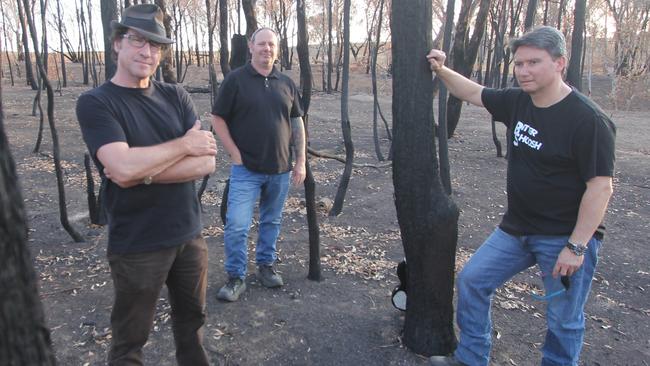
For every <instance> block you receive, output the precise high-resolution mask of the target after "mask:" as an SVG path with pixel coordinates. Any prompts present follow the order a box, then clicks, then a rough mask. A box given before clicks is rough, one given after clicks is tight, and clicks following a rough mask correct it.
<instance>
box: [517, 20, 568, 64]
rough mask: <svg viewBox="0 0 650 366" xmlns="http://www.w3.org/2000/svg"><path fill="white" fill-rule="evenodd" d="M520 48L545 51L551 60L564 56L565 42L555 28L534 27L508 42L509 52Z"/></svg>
mask: <svg viewBox="0 0 650 366" xmlns="http://www.w3.org/2000/svg"><path fill="white" fill-rule="evenodd" d="M521 46H528V47H534V48H538V49H540V50H545V51H546V52H548V53H549V54H550V55H551V57H552V58H553V59H557V58H559V57H563V56H566V54H567V52H566V40H565V39H564V35H563V34H562V33H561V32H560V31H559V30H557V29H556V28H553V27H549V26H541V27H536V28H535V29H533V30H531V31H529V32H527V33H526V34H524V35H523V36H521V37H519V38H515V39H513V40H511V41H510V50H511V51H512V53H515V52H517V49H518V48H519V47H521Z"/></svg>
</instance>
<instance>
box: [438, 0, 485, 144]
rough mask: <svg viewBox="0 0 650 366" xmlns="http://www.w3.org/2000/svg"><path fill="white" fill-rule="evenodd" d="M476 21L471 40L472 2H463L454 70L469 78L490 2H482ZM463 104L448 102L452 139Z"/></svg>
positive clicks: (450, 98)
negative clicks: (469, 26)
mask: <svg viewBox="0 0 650 366" xmlns="http://www.w3.org/2000/svg"><path fill="white" fill-rule="evenodd" d="M480 1H481V2H480V5H479V9H478V13H477V14H476V20H475V21H474V32H473V33H472V38H471V39H470V38H469V30H468V29H467V25H468V24H469V23H470V22H469V19H470V15H471V9H472V7H471V3H472V1H471V0H463V2H462V3H463V4H462V6H461V9H460V14H459V15H458V23H457V24H456V36H455V38H454V47H453V50H452V64H453V66H452V69H454V70H455V71H456V72H458V73H459V74H461V75H463V76H465V77H469V76H470V75H471V73H472V69H473V68H474V62H476V55H477V54H478V48H479V46H480V44H481V38H483V31H484V29H485V21H486V20H487V16H488V12H489V9H490V3H491V1H490V0H480ZM462 106H463V102H462V101H461V100H460V99H458V98H456V97H454V96H453V95H452V96H450V97H449V100H448V101H447V136H448V137H451V136H453V135H454V131H456V126H458V120H459V119H460V111H461V108H462Z"/></svg>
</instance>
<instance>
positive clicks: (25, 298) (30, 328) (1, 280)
mask: <svg viewBox="0 0 650 366" xmlns="http://www.w3.org/2000/svg"><path fill="white" fill-rule="evenodd" d="M3 115H4V114H3V111H2V105H1V104H0V294H2V295H1V296H0V365H55V364H56V361H55V359H54V353H53V352H52V343H51V341H50V331H49V329H48V328H47V325H46V324H45V314H44V313H43V305H42V304H41V299H40V298H39V296H38V286H37V277H36V272H35V271H34V267H33V264H32V257H31V254H30V253H29V249H28V246H27V225H26V223H25V221H26V220H25V210H24V208H23V199H22V196H21V193H20V190H19V189H18V177H17V176H16V169H15V164H14V160H13V158H12V156H11V152H10V151H9V143H8V142H7V136H6V135H5V132H4V126H3V121H2V119H3Z"/></svg>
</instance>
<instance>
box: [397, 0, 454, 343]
mask: <svg viewBox="0 0 650 366" xmlns="http://www.w3.org/2000/svg"><path fill="white" fill-rule="evenodd" d="M391 30H392V32H391V37H392V45H393V52H392V55H393V56H392V57H393V121H394V122H393V153H394V155H393V184H394V187H395V207H396V210H397V220H398V222H399V226H400V232H401V236H402V244H403V246H404V253H405V256H406V263H407V267H408V278H409V283H408V289H409V295H408V300H407V307H406V318H405V324H404V338H403V342H404V344H405V345H406V346H407V347H408V348H409V349H411V350H412V351H414V352H416V353H418V354H422V355H426V356H430V355H446V354H449V353H451V352H452V351H453V350H454V348H455V346H456V336H455V334H454V327H453V314H454V309H453V303H452V298H453V294H454V266H455V262H454V260H455V253H456V241H457V234H458V215H459V213H458V208H457V207H456V205H455V204H454V202H453V201H452V200H451V199H450V198H449V196H447V194H446V193H445V191H444V189H443V187H442V184H441V183H440V178H439V175H438V161H437V159H436V146H435V135H434V127H433V123H431V121H433V83H432V82H431V70H430V69H429V65H428V63H427V61H426V59H425V58H424V57H423V56H424V53H425V52H426V50H428V49H430V48H431V2H430V1H428V0H402V1H399V2H397V1H393V3H392V11H391ZM414 157H417V158H416V159H414Z"/></svg>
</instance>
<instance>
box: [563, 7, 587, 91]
mask: <svg viewBox="0 0 650 366" xmlns="http://www.w3.org/2000/svg"><path fill="white" fill-rule="evenodd" d="M586 8H587V0H576V3H575V9H574V11H573V35H572V36H571V58H570V59H569V67H568V69H567V75H566V81H567V82H568V83H569V85H573V87H575V88H576V89H578V90H582V67H581V66H582V48H583V45H584V34H585V15H586Z"/></svg>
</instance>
